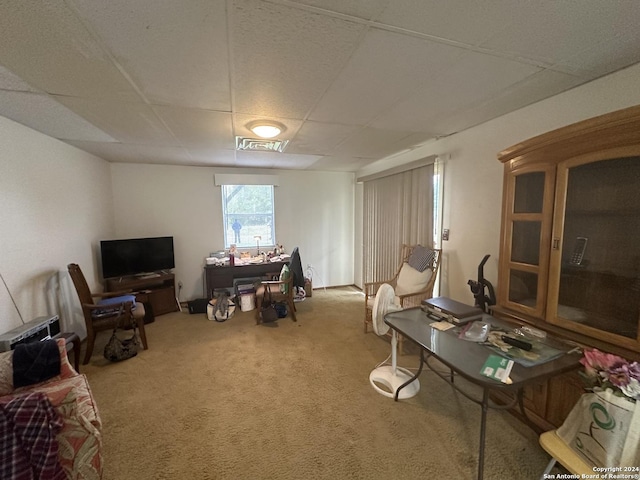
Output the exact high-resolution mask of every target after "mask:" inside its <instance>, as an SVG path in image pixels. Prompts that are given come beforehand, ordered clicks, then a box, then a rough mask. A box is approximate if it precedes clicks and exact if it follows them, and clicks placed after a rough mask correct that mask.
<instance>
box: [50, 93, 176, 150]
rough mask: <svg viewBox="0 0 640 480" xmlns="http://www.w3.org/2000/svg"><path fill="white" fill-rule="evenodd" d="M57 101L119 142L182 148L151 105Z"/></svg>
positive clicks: (66, 99) (59, 98) (75, 100)
mask: <svg viewBox="0 0 640 480" xmlns="http://www.w3.org/2000/svg"><path fill="white" fill-rule="evenodd" d="M56 99H57V100H58V101H59V102H60V103H62V104H63V105H65V106H66V107H68V108H69V109H71V110H73V111H74V112H75V113H77V114H78V115H80V116H82V117H83V118H85V119H87V120H88V121H89V122H91V123H92V124H94V125H95V126H96V127H98V128H100V129H102V130H103V131H105V132H106V133H108V134H109V135H111V136H112V137H113V138H115V139H116V140H117V141H119V142H122V143H130V144H139V145H144V144H147V145H150V144H155V145H174V146H179V142H178V140H177V139H176V138H175V137H174V136H173V135H172V133H171V132H170V131H169V130H167V128H166V127H165V125H164V124H163V123H162V122H161V121H160V119H159V118H158V115H156V113H155V112H154V111H153V109H152V108H151V106H149V105H145V104H142V103H133V102H131V103H118V102H108V101H106V100H88V99H83V98H73V97H56Z"/></svg>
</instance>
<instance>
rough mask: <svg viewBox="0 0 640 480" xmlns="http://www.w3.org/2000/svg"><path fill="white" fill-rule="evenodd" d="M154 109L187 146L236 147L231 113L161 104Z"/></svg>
mask: <svg viewBox="0 0 640 480" xmlns="http://www.w3.org/2000/svg"><path fill="white" fill-rule="evenodd" d="M153 111H155V112H156V113H157V114H158V116H159V117H160V118H161V119H162V120H163V122H164V124H165V125H166V126H167V127H168V128H169V130H170V131H171V132H172V133H173V135H174V136H175V137H176V138H177V139H178V141H179V142H180V144H181V145H183V146H185V147H197V148H207V147H209V148H211V147H218V148H226V149H230V150H232V149H234V148H235V140H234V137H233V128H232V122H231V114H230V113H227V112H215V111H210V110H199V109H195V108H177V107H159V106H155V107H153Z"/></svg>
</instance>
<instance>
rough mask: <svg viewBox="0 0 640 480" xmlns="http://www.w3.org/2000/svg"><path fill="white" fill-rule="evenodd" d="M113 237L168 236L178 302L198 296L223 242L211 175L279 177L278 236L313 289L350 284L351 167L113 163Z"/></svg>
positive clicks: (217, 190)
mask: <svg viewBox="0 0 640 480" xmlns="http://www.w3.org/2000/svg"><path fill="white" fill-rule="evenodd" d="M111 173H112V178H113V198H114V211H115V227H116V228H115V235H116V237H117V238H131V237H146V236H158V235H172V236H173V237H174V248H175V256H176V268H175V270H174V272H175V274H176V282H177V281H182V283H183V290H182V292H181V295H180V300H189V299H192V298H198V297H202V296H203V287H202V284H203V281H202V272H203V265H204V259H205V257H207V256H208V255H209V253H210V252H213V251H216V250H220V249H223V248H224V237H223V232H222V195H221V191H220V188H219V187H216V186H215V185H214V174H216V173H240V174H242V173H247V174H259V173H265V174H270V175H278V176H279V177H280V186H278V187H276V189H275V221H276V235H277V240H278V242H279V243H281V244H283V245H284V247H285V249H287V251H289V252H290V251H291V250H292V249H293V248H294V247H296V246H297V247H299V249H300V255H301V258H302V263H303V265H302V266H303V269H304V270H306V267H307V264H311V265H312V266H313V268H314V273H315V275H314V280H313V286H314V288H317V287H321V286H334V285H350V284H352V283H353V277H354V274H353V244H354V176H353V174H351V173H337V172H308V171H297V170H296V171H294V170H262V171H261V170H259V169H233V168H212V167H187V166H166V165H142V164H112V165H111Z"/></svg>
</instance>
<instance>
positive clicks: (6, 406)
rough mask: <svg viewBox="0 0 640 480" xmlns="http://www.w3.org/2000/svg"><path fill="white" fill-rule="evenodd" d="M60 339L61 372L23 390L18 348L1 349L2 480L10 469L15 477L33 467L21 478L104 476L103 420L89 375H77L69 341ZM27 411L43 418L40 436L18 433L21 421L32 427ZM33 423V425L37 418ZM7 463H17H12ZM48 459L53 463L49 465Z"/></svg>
mask: <svg viewBox="0 0 640 480" xmlns="http://www.w3.org/2000/svg"><path fill="white" fill-rule="evenodd" d="M56 343H57V347H58V353H59V355H60V374H59V375H56V376H54V377H52V378H49V379H48V380H45V381H43V382H40V383H36V384H33V385H28V386H22V387H20V388H14V385H13V379H14V376H13V368H14V365H13V353H14V352H13V351H10V352H3V353H0V422H3V424H4V425H3V428H4V430H5V431H4V432H3V439H2V442H0V446H1V447H0V448H2V450H3V451H0V458H2V459H3V460H4V462H3V464H4V465H0V470H1V471H0V477H2V478H6V477H4V476H3V475H6V474H7V470H5V469H10V468H13V472H12V475H14V478H15V475H16V472H17V471H21V472H23V475H25V474H24V472H25V471H27V470H31V472H32V473H31V474H30V476H29V474H26V476H19V478H38V477H41V478H43V477H47V478H53V479H56V480H57V479H60V478H62V479H64V478H67V479H87V480H94V479H100V478H102V438H101V429H102V424H101V421H100V415H99V414H98V409H97V407H96V403H95V401H94V399H93V396H92V394H91V389H90V388H89V384H88V382H87V377H86V376H85V375H81V374H78V372H76V371H75V370H74V369H73V367H72V366H71V364H70V363H69V361H68V358H67V353H66V349H65V341H64V340H63V339H59V340H57V341H56ZM54 355H55V349H54ZM51 407H53V408H51ZM28 409H31V410H30V411H29V410H28ZM25 410H27V411H29V415H33V414H34V412H35V415H37V416H38V418H39V425H38V427H37V428H38V430H37V434H34V433H33V430H30V436H31V437H33V438H31V440H29V439H28V438H26V439H25V436H24V435H23V434H22V433H21V432H20V431H18V429H19V428H20V421H22V423H23V425H22V427H23V429H25V430H27V429H31V427H30V426H29V425H27V426H26V427H25V425H24V423H25V421H24V419H25V415H24V411H25ZM20 415H22V417H20ZM29 421H31V422H32V423H33V420H29ZM14 430H15V431H14ZM48 437H51V438H50V439H48ZM48 440H50V441H48ZM25 443H30V445H25ZM25 447H27V448H26V449H25ZM27 450H28V451H27ZM32 450H35V451H36V453H35V454H34V452H33V451H32ZM25 451H27V453H26V454H25ZM47 456H48V458H47ZM56 456H57V462H56V458H55V457H56ZM36 457H39V458H36ZM7 462H10V463H13V464H14V465H13V467H10V466H9V465H8V464H7ZM25 462H26V463H29V465H26V463H25ZM45 462H49V465H44V463H45ZM46 469H48V470H46ZM45 471H46V473H43V472H45Z"/></svg>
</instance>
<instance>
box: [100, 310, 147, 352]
mask: <svg viewBox="0 0 640 480" xmlns="http://www.w3.org/2000/svg"><path fill="white" fill-rule="evenodd" d="M123 311H124V307H120V315H122V313H123ZM120 318H121V317H120ZM131 323H132V325H133V335H132V336H131V338H126V339H124V340H121V339H120V338H119V337H118V335H117V334H116V332H117V330H118V320H116V322H115V326H114V327H113V332H112V333H111V338H110V339H109V341H108V342H107V344H106V345H105V346H104V358H106V359H107V360H109V361H111V362H119V361H121V360H126V359H128V358H131V357H135V356H136V355H137V354H138V346H139V342H138V335H137V334H136V321H135V320H134V319H131Z"/></svg>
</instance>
